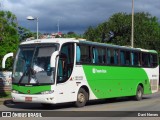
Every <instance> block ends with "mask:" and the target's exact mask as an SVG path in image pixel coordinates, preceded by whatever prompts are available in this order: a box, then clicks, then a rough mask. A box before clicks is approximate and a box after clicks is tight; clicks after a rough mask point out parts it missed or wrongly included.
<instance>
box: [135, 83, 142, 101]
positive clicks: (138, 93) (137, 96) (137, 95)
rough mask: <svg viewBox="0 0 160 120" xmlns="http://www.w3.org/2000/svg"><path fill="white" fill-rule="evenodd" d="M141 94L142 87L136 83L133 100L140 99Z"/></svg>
mask: <svg viewBox="0 0 160 120" xmlns="http://www.w3.org/2000/svg"><path fill="white" fill-rule="evenodd" d="M142 96H143V87H142V86H140V85H138V87H137V91H136V95H135V100H137V101H140V100H142Z"/></svg>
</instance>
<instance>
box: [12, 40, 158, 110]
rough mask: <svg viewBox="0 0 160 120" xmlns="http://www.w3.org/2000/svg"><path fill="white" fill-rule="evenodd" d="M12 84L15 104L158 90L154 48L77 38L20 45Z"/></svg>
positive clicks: (137, 94) (80, 102)
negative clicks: (145, 48)
mask: <svg viewBox="0 0 160 120" xmlns="http://www.w3.org/2000/svg"><path fill="white" fill-rule="evenodd" d="M12 77H13V80H12V98H13V101H14V102H30V103H42V104H43V105H45V104H46V105H47V104H57V103H65V102H74V103H75V105H76V106H77V107H82V106H84V105H85V104H86V102H87V101H89V100H95V99H106V98H115V97H123V96H134V98H135V99H136V100H141V99H142V95H143V94H152V93H155V92H157V91H158V84H159V65H158V55H157V52H156V51H154V50H144V49H140V48H130V47H125V46H116V45H110V44H103V43H97V42H89V41H85V40H77V39H64V38H55V39H39V40H31V41H25V42H23V43H21V44H20V46H19V50H18V52H17V55H16V57H15V62H14V68H13V76H12Z"/></svg>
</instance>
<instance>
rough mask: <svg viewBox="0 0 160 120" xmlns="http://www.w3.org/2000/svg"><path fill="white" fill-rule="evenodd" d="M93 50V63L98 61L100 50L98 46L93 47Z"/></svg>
mask: <svg viewBox="0 0 160 120" xmlns="http://www.w3.org/2000/svg"><path fill="white" fill-rule="evenodd" d="M92 52H93V60H92V62H93V63H98V51H97V49H96V48H94V47H93V48H92Z"/></svg>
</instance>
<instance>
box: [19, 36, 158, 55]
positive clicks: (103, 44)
mask: <svg viewBox="0 0 160 120" xmlns="http://www.w3.org/2000/svg"><path fill="white" fill-rule="evenodd" d="M67 42H75V43H82V44H90V45H94V46H103V47H113V48H117V49H126V50H134V51H144V52H151V53H157V51H155V50H146V49H142V48H132V47H129V46H119V45H112V44H106V43H98V42H92V41H87V40H85V39H76V38H50V39H35V40H28V41H25V42H22V43H21V45H27V44H37V43H41V44H43V43H59V44H63V43H67Z"/></svg>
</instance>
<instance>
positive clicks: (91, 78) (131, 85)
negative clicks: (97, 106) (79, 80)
mask: <svg viewBox="0 0 160 120" xmlns="http://www.w3.org/2000/svg"><path fill="white" fill-rule="evenodd" d="M83 69H84V72H85V75H86V78H87V81H88V84H89V86H90V88H91V90H92V91H93V93H94V95H95V96H96V97H97V98H111V97H121V96H132V95H135V94H136V90H137V86H138V84H140V83H141V84H143V87H144V94H150V93H151V88H150V83H149V79H148V76H147V74H146V72H145V71H144V70H143V69H142V68H130V67H116V66H115V67H113V66H89V65H83Z"/></svg>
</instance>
